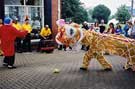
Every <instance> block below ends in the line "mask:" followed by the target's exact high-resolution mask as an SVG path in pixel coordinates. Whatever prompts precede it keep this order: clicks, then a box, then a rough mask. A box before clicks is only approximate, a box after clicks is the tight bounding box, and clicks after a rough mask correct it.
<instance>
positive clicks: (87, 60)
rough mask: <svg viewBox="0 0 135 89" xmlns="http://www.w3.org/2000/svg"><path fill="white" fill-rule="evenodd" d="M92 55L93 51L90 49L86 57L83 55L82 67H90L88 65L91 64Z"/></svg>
mask: <svg viewBox="0 0 135 89" xmlns="http://www.w3.org/2000/svg"><path fill="white" fill-rule="evenodd" d="M92 57H93V54H92V52H90V50H88V51H87V52H86V53H85V55H84V57H83V64H82V67H81V68H80V69H82V70H87V69H88V66H89V62H90V60H91V59H92Z"/></svg>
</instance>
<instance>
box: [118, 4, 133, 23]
mask: <svg viewBox="0 0 135 89" xmlns="http://www.w3.org/2000/svg"><path fill="white" fill-rule="evenodd" d="M130 17H131V15H130V13H129V12H128V9H127V8H126V6H125V5H122V6H120V7H119V8H118V9H117V12H116V19H117V20H119V22H121V23H125V22H126V20H129V19H130Z"/></svg>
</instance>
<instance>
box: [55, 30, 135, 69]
mask: <svg viewBox="0 0 135 89" xmlns="http://www.w3.org/2000/svg"><path fill="white" fill-rule="evenodd" d="M65 30H66V29H65ZM76 30H77V29H76ZM63 35H64V36H61V37H65V38H61V39H63V40H65V41H61V40H59V41H60V42H61V43H63V44H66V45H70V44H75V43H76V42H77V40H78V39H77V38H76V37H75V36H77V35H80V34H79V32H78V33H76V34H75V36H74V37H72V38H68V36H67V35H66V33H64V34H63ZM57 38H58V36H57ZM57 38H56V39H57ZM75 40H76V41H75ZM81 44H84V45H86V46H90V48H89V50H88V51H87V52H86V53H85V55H84V57H83V63H82V68H85V69H87V68H88V66H89V62H90V61H91V59H92V58H96V59H97V60H98V62H99V63H100V64H101V65H102V66H103V68H104V69H108V68H109V69H111V68H112V66H111V64H110V63H108V62H107V60H106V58H105V57H104V55H103V53H104V52H106V51H107V52H109V53H111V54H116V55H119V56H123V57H125V58H127V63H126V65H125V69H128V68H132V69H133V67H134V65H135V41H134V40H132V39H129V38H126V37H123V36H120V35H111V34H100V33H96V32H94V31H83V39H82V40H81ZM133 70H134V69H133Z"/></svg>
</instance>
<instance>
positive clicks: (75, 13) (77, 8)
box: [61, 0, 88, 23]
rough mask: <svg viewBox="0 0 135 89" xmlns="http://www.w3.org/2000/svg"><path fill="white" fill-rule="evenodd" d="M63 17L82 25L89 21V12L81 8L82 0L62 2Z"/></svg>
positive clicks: (63, 0) (64, 0) (65, 0)
mask: <svg viewBox="0 0 135 89" xmlns="http://www.w3.org/2000/svg"><path fill="white" fill-rule="evenodd" d="M61 12H62V13H61V15H62V18H63V19H69V18H70V19H72V20H73V21H74V22H77V23H81V22H84V21H87V20H88V14H87V11H86V10H85V9H84V8H83V7H82V6H81V2H80V0H62V11H61Z"/></svg>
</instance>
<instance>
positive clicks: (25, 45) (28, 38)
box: [22, 18, 32, 52]
mask: <svg viewBox="0 0 135 89" xmlns="http://www.w3.org/2000/svg"><path fill="white" fill-rule="evenodd" d="M22 30H26V31H28V34H27V35H26V37H25V39H24V40H23V49H24V51H28V52H31V51H32V50H31V32H32V27H31V25H30V23H29V19H28V18H26V19H25V22H24V24H23V25H22Z"/></svg>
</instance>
